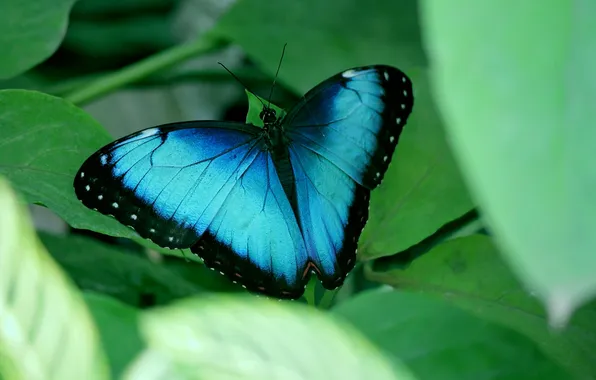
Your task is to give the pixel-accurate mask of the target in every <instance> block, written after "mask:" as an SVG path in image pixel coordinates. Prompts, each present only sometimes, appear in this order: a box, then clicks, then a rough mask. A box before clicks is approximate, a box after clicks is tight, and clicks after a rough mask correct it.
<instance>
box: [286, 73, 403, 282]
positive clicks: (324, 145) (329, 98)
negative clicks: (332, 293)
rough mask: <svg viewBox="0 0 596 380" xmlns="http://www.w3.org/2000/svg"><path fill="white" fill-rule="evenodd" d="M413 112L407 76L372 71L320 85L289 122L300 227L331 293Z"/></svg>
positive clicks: (351, 261)
mask: <svg viewBox="0 0 596 380" xmlns="http://www.w3.org/2000/svg"><path fill="white" fill-rule="evenodd" d="M412 107H413V94H412V83H411V82H410V80H409V78H408V77H407V76H406V75H405V74H404V73H402V72H401V71H400V70H398V69H396V68H393V67H389V66H369V67H361V68H356V69H351V70H347V71H344V72H343V73H341V74H338V75H335V76H333V77H331V78H329V79H328V80H326V81H324V82H323V83H321V84H319V85H318V86H316V87H315V88H313V89H312V90H311V91H309V92H308V93H307V94H306V95H305V96H304V99H303V100H302V101H301V102H300V103H299V104H298V105H297V106H296V107H295V108H294V109H292V110H291V111H290V112H289V114H288V115H287V116H286V118H285V119H284V121H283V123H284V130H286V131H287V133H288V135H289V137H290V140H291V143H290V160H291V164H292V169H293V173H294V177H295V181H296V204H297V206H296V209H297V212H296V215H297V218H298V223H299V224H300V227H301V230H302V234H303V236H304V241H305V244H306V249H307V252H308V254H309V257H310V260H311V261H312V262H313V263H314V266H315V268H316V270H317V272H318V274H319V277H320V278H321V281H322V282H323V285H324V286H325V287H327V288H334V287H336V286H338V285H340V284H341V283H342V282H343V280H344V279H345V277H346V275H347V274H348V272H349V271H350V270H351V269H352V267H353V266H354V263H355V260H356V247H357V243H358V239H359V237H360V234H361V232H362V229H363V228H364V225H365V224H366V220H367V219H368V207H369V201H370V190H371V189H374V188H375V187H376V186H378V185H379V184H380V183H381V181H382V179H383V176H384V174H385V171H386V170H387V168H388V166H389V163H390V161H391V157H392V155H393V152H394V150H395V147H396V145H397V142H398V140H399V136H400V134H401V131H402V129H403V126H404V125H405V123H406V121H407V118H408V116H409V114H410V112H411V111H412Z"/></svg>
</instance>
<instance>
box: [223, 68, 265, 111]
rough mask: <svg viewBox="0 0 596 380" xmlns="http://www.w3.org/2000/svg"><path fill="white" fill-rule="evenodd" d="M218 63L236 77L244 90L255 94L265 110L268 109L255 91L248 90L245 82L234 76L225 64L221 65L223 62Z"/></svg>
mask: <svg viewBox="0 0 596 380" xmlns="http://www.w3.org/2000/svg"><path fill="white" fill-rule="evenodd" d="M217 63H219V64H220V65H221V67H223V68H224V69H226V71H227V72H228V73H230V75H231V76H233V77H234V79H236V80H237V81H238V83H240V84H241V85H242V86H243V87H244V88H245V89H246V90H247V91H248V92H250V93H251V94H253V95H254V96H255V97H256V98H257V99H259V102H261V104H262V105H263V108H265V107H266V106H265V103H263V101H262V100H261V98H260V97H259V96H258V95H257V94H255V93H254V92H253V91H252V90H251V89H250V88H248V86H247V85H245V84H244V82H242V81H241V80H240V78H238V77H237V76H236V75H234V73H233V72H231V71H230V70H229V69H228V68H227V67H226V66H225V65H224V64H223V63H221V62H217Z"/></svg>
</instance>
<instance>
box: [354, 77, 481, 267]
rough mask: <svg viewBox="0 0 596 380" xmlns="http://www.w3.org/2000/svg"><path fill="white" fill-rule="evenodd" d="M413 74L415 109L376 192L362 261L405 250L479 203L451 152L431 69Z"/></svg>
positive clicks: (361, 250)
mask: <svg viewBox="0 0 596 380" xmlns="http://www.w3.org/2000/svg"><path fill="white" fill-rule="evenodd" d="M412 74H413V75H411V78H412V82H413V83H414V98H415V104H414V111H413V112H412V115H411V117H410V118H409V119H408V124H406V126H405V127H404V131H403V132H402V136H401V137H400V140H399V144H398V145H397V148H396V149H395V153H394V155H393V159H392V161H391V164H390V165H389V169H388V171H387V174H386V175H385V179H384V181H383V183H382V184H381V186H380V187H379V188H378V189H377V190H375V191H373V192H372V195H371V205H370V216H369V220H368V223H367V224H366V227H365V228H364V231H363V233H362V236H361V238H360V242H359V243H360V247H359V249H358V254H359V258H360V259H361V260H368V259H372V258H376V257H380V256H387V255H392V254H394V253H396V252H400V251H402V250H404V249H406V248H408V247H410V246H411V245H413V244H416V243H417V242H419V241H421V240H422V239H424V238H425V237H427V236H429V235H431V234H432V233H434V232H435V231H436V230H437V229H438V228H440V227H441V226H442V225H444V224H445V223H447V222H449V221H451V220H453V219H455V218H457V217H459V216H461V215H462V214H464V213H465V212H466V211H468V210H470V209H471V208H472V207H473V205H472V202H471V201H470V198H469V195H468V192H467V191H466V187H465V185H464V183H463V181H462V179H461V176H460V174H459V171H458V169H457V166H456V164H455V161H454V159H453V157H452V155H451V153H450V151H449V148H448V146H447V142H446V140H445V135H444V132H443V125H442V123H441V119H440V117H439V115H438V112H437V111H436V109H435V105H434V102H433V100H432V96H431V93H430V88H429V84H428V79H427V76H426V71H425V70H416V71H414V72H413V73H412Z"/></svg>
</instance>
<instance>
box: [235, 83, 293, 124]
mask: <svg viewBox="0 0 596 380" xmlns="http://www.w3.org/2000/svg"><path fill="white" fill-rule="evenodd" d="M244 92H246V96H247V97H248V113H247V114H246V123H247V124H252V125H255V126H257V127H263V120H261V116H260V115H261V111H263V105H264V104H267V105H268V106H269V107H270V108H271V109H273V110H274V111H275V115H276V116H277V117H278V118H283V117H285V116H286V111H284V110H283V109H282V108H279V107H278V106H276V105H275V104H273V103H270V102H269V101H268V100H267V99H265V98H261V97H260V96H258V95H255V94H252V93H251V92H249V91H248V90H244ZM259 99H260V100H259Z"/></svg>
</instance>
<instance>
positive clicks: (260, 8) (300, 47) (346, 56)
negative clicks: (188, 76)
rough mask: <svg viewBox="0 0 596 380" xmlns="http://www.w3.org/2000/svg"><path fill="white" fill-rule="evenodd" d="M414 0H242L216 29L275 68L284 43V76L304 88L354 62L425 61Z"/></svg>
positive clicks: (415, 63)
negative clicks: (365, 0)
mask: <svg viewBox="0 0 596 380" xmlns="http://www.w3.org/2000/svg"><path fill="white" fill-rule="evenodd" d="M416 5H417V4H416V2H415V1H407V0H395V1H386V0H371V1H367V2H366V4H365V5H364V4H363V3H362V2H360V1H358V0H326V1H319V0H302V1H294V0H276V1H269V0H242V1H238V2H237V3H236V4H235V5H234V6H233V7H232V9H231V10H230V11H229V12H228V13H227V14H225V15H224V16H223V17H222V18H221V20H220V22H219V23H218V24H217V26H216V28H215V30H214V33H215V34H216V35H217V36H222V37H225V38H228V39H230V40H232V41H234V42H236V43H238V44H240V45H241V46H242V47H243V48H244V50H245V51H246V52H247V53H248V54H249V55H250V56H251V57H252V58H253V59H255V60H256V61H257V62H258V63H259V64H260V65H262V66H263V67H264V68H266V69H267V71H269V72H270V73H275V69H276V68H277V64H278V62H279V57H280V55H281V51H282V48H283V46H284V44H285V43H286V42H287V43H288V47H287V49H286V56H285V58H284V61H283V66H282V68H281V71H280V73H279V79H280V81H282V82H283V83H285V84H287V85H289V86H290V87H292V88H293V89H294V90H296V91H298V92H300V93H304V92H306V91H307V90H309V89H310V88H311V87H312V86H314V85H315V84H316V83H317V82H319V81H322V80H324V79H326V78H327V77H329V76H331V75H333V74H335V73H337V72H338V71H340V70H343V69H348V68H349V67H354V66H363V65H370V64H376V63H386V64H392V65H397V66H400V67H402V68H405V67H412V66H419V65H424V64H425V63H426V59H425V56H424V52H423V51H422V47H421V38H420V31H419V26H418V13H417V6H416Z"/></svg>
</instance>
